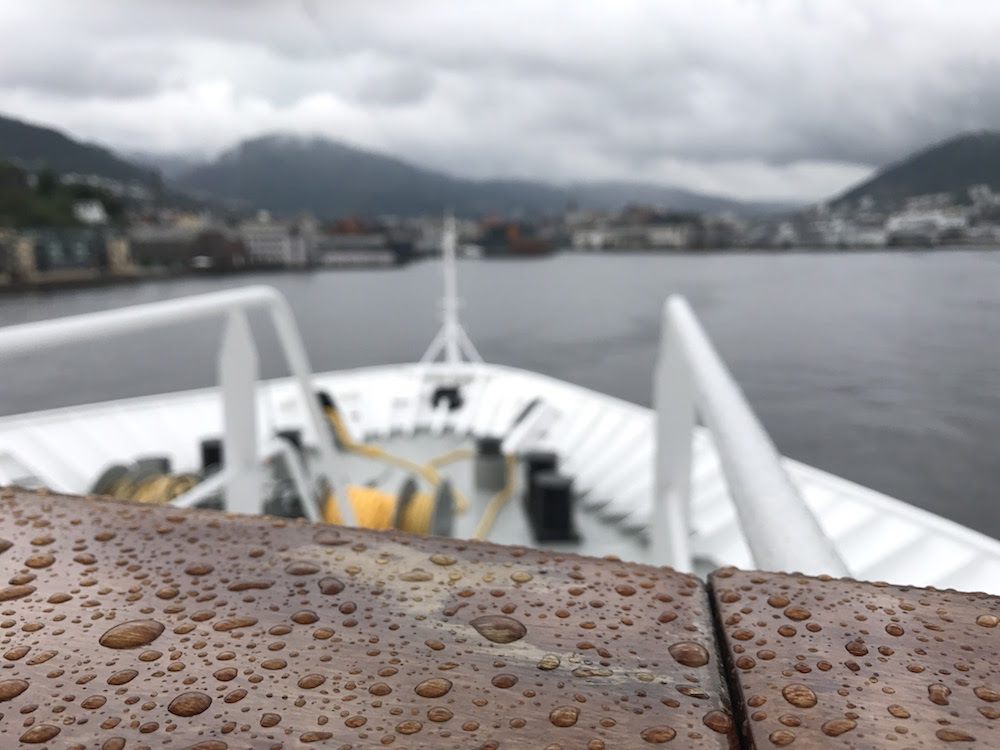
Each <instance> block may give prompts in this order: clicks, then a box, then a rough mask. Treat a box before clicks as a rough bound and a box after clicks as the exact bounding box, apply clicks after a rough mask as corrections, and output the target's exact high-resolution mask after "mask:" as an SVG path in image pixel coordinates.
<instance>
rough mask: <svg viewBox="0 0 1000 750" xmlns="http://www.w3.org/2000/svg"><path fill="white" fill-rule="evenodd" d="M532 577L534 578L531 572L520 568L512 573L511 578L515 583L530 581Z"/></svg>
mask: <svg viewBox="0 0 1000 750" xmlns="http://www.w3.org/2000/svg"><path fill="white" fill-rule="evenodd" d="M531 578H532V576H531V573H528V572H526V571H523V570H518V571H515V572H514V573H511V574H510V580H512V581H513V582H514V583H527V582H528V581H530V580H531Z"/></svg>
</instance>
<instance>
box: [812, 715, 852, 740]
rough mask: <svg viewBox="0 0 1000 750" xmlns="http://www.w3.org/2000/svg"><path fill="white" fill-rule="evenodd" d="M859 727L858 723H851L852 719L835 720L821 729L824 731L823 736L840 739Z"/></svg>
mask: <svg viewBox="0 0 1000 750" xmlns="http://www.w3.org/2000/svg"><path fill="white" fill-rule="evenodd" d="M856 726H857V722H854V721H851V720H850V719H833V720H832V721H828V722H826V723H825V724H823V726H822V727H820V729H822V730H823V734H825V735H826V736H827V737H839V736H840V735H842V734H844V733H845V732H850V731H851V730H852V729H854V728H855V727H856Z"/></svg>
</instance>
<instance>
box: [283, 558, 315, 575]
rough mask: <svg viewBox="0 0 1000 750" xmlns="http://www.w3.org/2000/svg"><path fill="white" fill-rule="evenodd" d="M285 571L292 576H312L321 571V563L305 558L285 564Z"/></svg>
mask: <svg viewBox="0 0 1000 750" xmlns="http://www.w3.org/2000/svg"><path fill="white" fill-rule="evenodd" d="M285 572H286V573H288V575H290V576H311V575H313V574H314V573H319V565H316V563H311V562H307V561H305V560H296V561H295V562H290V563H288V565H286V566H285Z"/></svg>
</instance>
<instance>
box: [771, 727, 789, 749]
mask: <svg viewBox="0 0 1000 750" xmlns="http://www.w3.org/2000/svg"><path fill="white" fill-rule="evenodd" d="M767 738H768V739H769V740H771V744H773V745H778V746H779V747H784V746H785V745H791V744H792V743H793V742H795V733H794V732H789V731H788V730H787V729H779V730H778V731H777V732H771V734H769V735H768V737H767Z"/></svg>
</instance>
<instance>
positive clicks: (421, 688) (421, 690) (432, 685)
mask: <svg viewBox="0 0 1000 750" xmlns="http://www.w3.org/2000/svg"><path fill="white" fill-rule="evenodd" d="M449 690H451V680H446V679H445V678H444V677H431V678H430V679H429V680H424V681H423V682H421V683H420V684H419V685H417V686H416V687H415V688H413V692H415V693H416V694H417V695H419V696H420V697H421V698H440V697H441V696H442V695H446V694H447V693H448V691H449Z"/></svg>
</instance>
